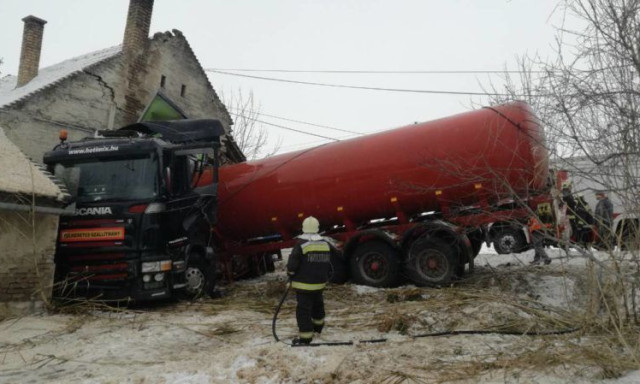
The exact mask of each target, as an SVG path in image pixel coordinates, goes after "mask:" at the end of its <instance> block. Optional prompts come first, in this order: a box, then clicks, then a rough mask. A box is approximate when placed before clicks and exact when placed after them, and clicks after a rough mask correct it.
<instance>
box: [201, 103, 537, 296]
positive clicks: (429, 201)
mask: <svg viewBox="0 0 640 384" xmlns="http://www.w3.org/2000/svg"><path fill="white" fill-rule="evenodd" d="M547 191H548V155H547V151H546V147H545V145H544V134H543V129H542V127H541V126H540V125H539V124H538V122H537V120H536V118H535V117H534V115H533V114H532V113H531V111H530V109H529V107H528V106H527V105H526V104H524V103H519V102H516V103H511V104H505V105H500V106H495V107H486V108H483V109H480V110H476V111H472V112H468V113H464V114H460V115H456V116H452V117H448V118H444V119H440V120H436V121H432V122H427V123H421V124H414V125H410V126H406V127H402V128H398V129H394V130H390V131H386V132H382V133H377V134H372V135H368V136H364V137H360V138H356V139H351V140H345V141H341V142H336V143H331V144H326V145H323V146H319V147H316V148H312V149H307V150H302V151H297V152H291V153H287V154H283V155H279V156H274V157H270V158H267V159H264V160H259V161H252V162H245V163H240V164H235V165H229V166H224V167H221V168H220V185H219V205H218V224H217V226H216V228H215V229H214V233H215V235H216V237H217V239H216V240H217V246H218V249H219V256H220V257H221V258H220V259H219V260H221V261H223V264H224V265H225V271H226V273H227V275H228V277H230V278H231V277H233V274H234V272H233V271H234V270H237V268H236V266H234V263H236V264H237V263H238V261H239V260H242V259H246V257H247V256H249V260H251V261H252V263H251V264H252V265H253V266H254V267H255V266H259V265H261V264H265V263H266V264H267V265H268V264H269V261H270V257H271V254H273V253H274V252H279V250H280V249H283V248H287V247H291V246H292V245H293V244H294V243H295V236H296V235H297V234H299V231H300V227H301V222H302V220H303V219H304V218H305V217H307V216H310V215H312V216H315V217H316V218H318V220H319V221H320V223H321V228H322V230H323V231H324V234H325V235H326V236H329V237H332V238H334V239H335V240H337V241H338V242H340V243H341V244H342V245H343V250H344V256H345V258H346V260H348V262H349V265H350V271H351V276H352V278H353V279H354V281H356V282H358V283H362V284H368V285H372V286H389V285H392V284H394V283H395V282H396V281H397V280H398V278H399V277H400V276H401V275H403V274H404V275H406V276H407V277H409V278H410V279H411V280H413V281H414V282H415V283H417V284H420V285H424V284H446V283H447V282H448V281H449V280H450V279H451V278H452V277H453V276H454V275H455V274H460V273H461V272H463V271H464V268H465V264H469V269H470V270H472V268H473V258H474V257H475V256H476V255H477V253H478V251H479V249H480V245H481V242H482V241H483V240H485V234H483V232H482V228H483V227H484V226H485V225H486V224H489V223H496V222H509V221H511V220H515V219H521V218H524V217H526V216H528V215H529V214H530V212H531V209H534V210H535V209H536V206H537V204H538V203H540V202H543V201H547V200H548V195H547V193H548V192H547Z"/></svg>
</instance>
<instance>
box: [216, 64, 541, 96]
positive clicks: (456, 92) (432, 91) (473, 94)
mask: <svg viewBox="0 0 640 384" xmlns="http://www.w3.org/2000/svg"><path fill="white" fill-rule="evenodd" d="M205 71H207V72H213V73H218V74H221V75H229V76H237V77H246V78H251V79H259V80H269V81H279V82H283V83H292V84H304V85H317V86H321V87H332V88H350V89H364V90H369V91H386V92H408V93H427V94H439V95H467V96H505V97H527V96H531V95H513V94H508V93H491V92H467V91H435V90H424V89H402V88H381V87H363V86H358V85H344V84H328V83H316V82H311V81H299V80H287V79H278V78H273V77H262V76H253V75H243V74H240V73H232V72H224V71H218V70H214V69H205Z"/></svg>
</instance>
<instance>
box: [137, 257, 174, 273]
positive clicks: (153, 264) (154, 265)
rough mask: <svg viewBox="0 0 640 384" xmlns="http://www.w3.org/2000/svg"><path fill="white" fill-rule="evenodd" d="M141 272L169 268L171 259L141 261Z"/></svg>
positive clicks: (168, 269)
mask: <svg viewBox="0 0 640 384" xmlns="http://www.w3.org/2000/svg"><path fill="white" fill-rule="evenodd" d="M141 270H142V273H149V272H164V271H170V270H171V260H162V261H147V262H144V263H142V268H141Z"/></svg>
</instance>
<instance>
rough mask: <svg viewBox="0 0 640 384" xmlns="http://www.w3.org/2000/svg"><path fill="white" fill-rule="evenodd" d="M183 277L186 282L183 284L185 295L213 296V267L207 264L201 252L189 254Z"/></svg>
mask: <svg viewBox="0 0 640 384" xmlns="http://www.w3.org/2000/svg"><path fill="white" fill-rule="evenodd" d="M184 278H185V282H186V283H187V285H186V286H185V293H186V294H187V297H189V298H192V299H193V298H197V297H200V296H202V295H203V294H207V295H209V296H211V297H214V291H215V267H212V266H209V265H207V262H206V260H205V259H204V256H203V255H202V254H200V253H197V252H194V253H192V254H191V255H190V256H189V264H188V265H187V269H186V270H185V271H184Z"/></svg>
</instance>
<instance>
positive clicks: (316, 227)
mask: <svg viewBox="0 0 640 384" xmlns="http://www.w3.org/2000/svg"><path fill="white" fill-rule="evenodd" d="M319 231H320V223H319V222H318V219H316V218H315V217H313V216H309V217H307V218H306V219H304V221H303V222H302V232H303V233H318V232H319Z"/></svg>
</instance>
